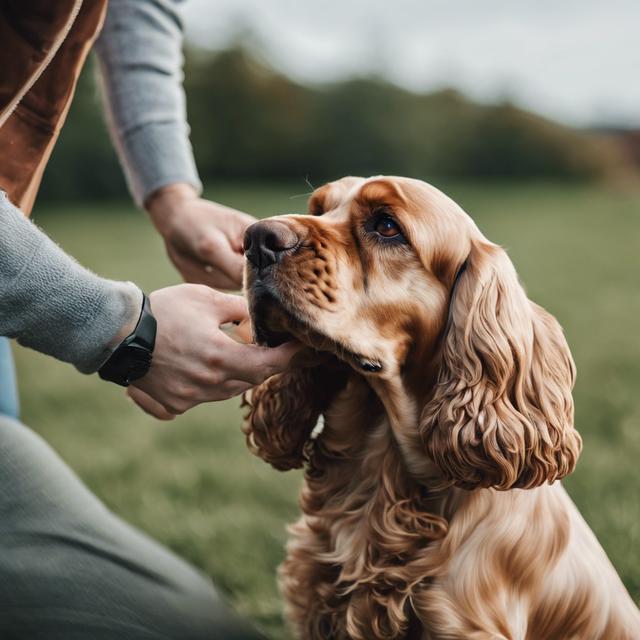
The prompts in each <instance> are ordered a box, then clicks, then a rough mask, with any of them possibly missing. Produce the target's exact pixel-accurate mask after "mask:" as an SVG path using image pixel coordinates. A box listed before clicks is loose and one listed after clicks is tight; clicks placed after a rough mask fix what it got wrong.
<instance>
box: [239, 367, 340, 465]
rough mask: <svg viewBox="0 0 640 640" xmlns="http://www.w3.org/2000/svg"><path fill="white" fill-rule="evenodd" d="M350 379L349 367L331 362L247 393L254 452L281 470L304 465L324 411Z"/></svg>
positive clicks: (295, 371) (246, 423) (246, 422)
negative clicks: (307, 446)
mask: <svg viewBox="0 0 640 640" xmlns="http://www.w3.org/2000/svg"><path fill="white" fill-rule="evenodd" d="M345 383H346V374H345V372H344V370H343V369H341V368H336V367H333V366H331V365H330V364H329V365H327V364H326V363H325V364H322V365H317V366H314V367H309V368H304V369H302V368H296V369H291V370H289V371H285V372H283V373H279V374H276V375H274V376H271V378H269V379H267V380H266V381H265V382H263V383H262V384H261V385H259V386H258V387H256V388H255V389H253V390H252V391H251V392H249V393H247V394H245V395H244V397H243V406H245V407H247V408H248V411H247V412H246V414H245V417H244V424H243V426H242V430H243V432H244V434H245V435H246V437H247V446H248V447H249V449H250V451H251V452H252V453H254V454H255V455H257V456H259V457H260V458H262V459H263V460H265V461H266V462H268V463H269V464H271V465H272V466H273V467H275V468H276V469H279V470H281V471H287V470H288V469H296V468H299V467H302V466H303V464H304V463H305V462H306V460H307V451H306V444H307V442H308V441H309V436H310V435H311V432H312V431H313V428H314V427H315V426H316V424H317V422H318V419H319V417H320V414H322V413H323V412H324V411H325V410H326V409H327V408H328V407H329V405H330V404H331V401H332V400H333V398H334V396H335V395H336V393H337V392H338V391H339V390H340V389H341V388H342V387H343V386H344V384H345Z"/></svg>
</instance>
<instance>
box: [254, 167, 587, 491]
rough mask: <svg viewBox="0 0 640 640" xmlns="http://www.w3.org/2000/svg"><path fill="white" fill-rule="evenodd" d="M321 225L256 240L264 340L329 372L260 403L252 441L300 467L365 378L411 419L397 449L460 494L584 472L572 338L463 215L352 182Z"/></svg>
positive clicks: (265, 225) (414, 192)
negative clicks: (326, 414) (317, 429)
mask: <svg viewBox="0 0 640 640" xmlns="http://www.w3.org/2000/svg"><path fill="white" fill-rule="evenodd" d="M309 214H310V215H306V216H303V215H290V216H278V217H275V218H271V219H268V220H264V221H262V222H258V223H256V224H254V225H252V226H251V227H250V228H249V229H248V231H247V234H246V238H245V255H246V257H247V266H246V290H247V294H248V297H249V302H250V308H251V312H252V319H253V323H254V332H255V337H256V339H257V341H258V342H260V343H263V344H269V345H275V344H278V343H280V342H283V341H285V340H287V339H289V338H290V337H291V336H293V337H295V338H297V339H298V340H300V341H302V342H303V343H305V344H306V345H307V346H309V347H310V348H311V349H312V350H313V351H314V352H315V353H320V354H325V358H326V359H325V360H324V361H322V362H320V363H319V364H316V365H315V366H312V367H309V368H306V369H292V370H291V371H290V372H287V373H285V374H281V375H280V376H274V377H273V378H271V379H270V380H268V381H267V382H265V383H264V384H263V385H262V386H261V387H258V388H257V389H256V390H255V391H254V393H253V397H252V400H251V405H252V410H251V414H250V416H249V419H248V423H247V427H246V428H247V431H248V434H249V440H250V444H251V446H252V447H253V448H254V449H255V450H257V452H258V453H259V454H260V455H262V456H263V457H264V458H265V459H267V460H269V461H270V462H271V463H272V464H274V466H276V467H278V468H290V467H294V466H300V465H301V464H302V463H303V461H304V457H305V442H306V441H307V440H308V438H309V434H310V432H311V430H312V429H313V426H314V425H315V422H316V421H317V418H318V415H319V413H321V412H322V411H324V410H325V409H326V408H327V406H328V405H329V404H330V402H331V399H332V398H333V396H334V394H335V393H336V392H337V391H338V390H339V389H340V388H341V387H342V386H343V385H344V383H345V380H346V379H347V378H348V377H349V376H353V375H360V376H363V377H364V378H365V379H366V380H367V382H368V383H369V384H370V385H371V387H372V388H373V389H375V391H376V393H378V395H379V396H381V400H382V403H383V405H384V406H385V408H387V409H388V410H391V411H392V410H393V409H392V407H391V406H390V405H392V404H393V402H400V403H402V402H405V403H409V404H411V405H412V406H413V407H414V417H413V420H411V419H409V420H408V421H407V420H406V419H405V420H404V421H403V420H401V419H397V420H396V423H398V424H397V425H396V426H397V428H399V429H400V430H402V431H405V433H398V434H396V435H397V436H398V437H400V438H403V439H404V440H405V441H406V442H409V441H415V442H418V443H419V444H420V451H421V452H422V453H423V455H424V454H426V456H425V459H428V460H429V461H430V462H431V463H435V465H436V466H437V468H438V469H439V472H440V473H441V474H442V476H444V478H445V479H447V480H449V481H451V482H453V483H455V484H457V485H458V486H461V487H464V488H474V487H479V486H482V487H489V486H492V487H496V488H499V489H508V488H511V487H521V488H529V487H534V486H538V485H540V484H542V483H544V482H552V481H554V480H556V479H558V478H561V477H563V476H565V475H566V474H567V473H569V472H570V471H571V470H572V469H573V467H574V465H575V462H576V460H577V457H578V454H579V451H580V438H579V435H578V434H577V432H576V431H575V430H574V429H573V402H572V397H571V389H572V386H573V381H574V365H573V361H572V359H571V354H570V352H569V349H568V347H567V344H566V342H565V339H564V336H563V334H562V330H561V329H560V326H559V325H558V323H557V322H556V320H555V319H554V318H553V317H552V316H551V315H549V314H548V313H547V312H546V311H544V310H543V309H542V308H540V307H539V306H537V305H535V304H534V303H532V302H531V301H530V300H529V299H528V298H527V296H526V294H525V292H524V290H523V289H522V287H521V285H520V284H519V282H518V278H517V275H516V273H515V270H514V268H513V265H512V264H511V261H510V260H509V258H508V257H507V255H506V253H505V251H504V250H503V249H501V248H500V247H498V246H496V245H494V244H492V243H490V242H489V241H488V240H486V239H485V238H484V237H483V236H482V234H481V233H480V232H479V230H478V229H477V227H476V226H475V224H474V223H473V221H472V220H471V219H470V218H469V216H468V215H467V214H465V213H464V211H462V209H461V208H460V207H458V206H457V205H456V204H455V203H454V202H453V201H452V200H451V199H449V198H448V197H447V196H445V195H444V194H443V193H441V192H440V191H438V190H437V189H435V188H434V187H431V186H429V185H427V184H425V183H424V182H420V181H417V180H410V179H406V178H395V177H376V178H370V179H362V178H345V179H343V180H340V181H337V182H333V183H330V184H327V185H325V186H324V187H322V188H320V189H318V190H317V191H315V192H314V194H313V195H312V197H311V199H310V203H309ZM387 395H388V396H389V397H392V396H393V397H394V398H395V399H392V400H389V398H387V397H385V396H387ZM396 408H397V407H396ZM415 409H419V411H418V412H417V413H416V411H415ZM399 413H402V411H400V412H399ZM407 413H409V414H410V413H411V411H410V410H409V411H404V414H403V415H404V416H405V417H406V415H407ZM396 417H397V416H396ZM407 431H411V433H407ZM412 466H413V467H415V466H416V465H415V460H414V461H413V463H412Z"/></svg>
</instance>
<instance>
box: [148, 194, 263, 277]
mask: <svg viewBox="0 0 640 640" xmlns="http://www.w3.org/2000/svg"><path fill="white" fill-rule="evenodd" d="M145 208H146V209H147V211H148V213H149V216H150V218H151V220H152V222H153V224H154V226H155V227H156V229H157V230H158V231H159V232H160V234H161V235H162V237H163V238H164V241H165V245H166V248H167V254H168V255H169V258H170V259H171V261H172V262H173V264H174V265H175V267H176V268H177V269H178V271H179V272H180V273H181V274H182V277H183V278H184V279H185V280H186V281H187V282H192V283H195V284H206V285H208V286H209V287H214V288H217V289H239V288H240V287H241V286H242V268H243V250H242V240H243V236H244V232H245V229H246V228H247V227H248V226H249V225H250V224H252V223H253V222H255V218H252V217H251V216H249V215H247V214H246V213H242V212H240V211H236V210H235V209H230V208H229V207H225V206H224V205H221V204H216V203H215V202H210V201H208V200H203V199H202V198H199V197H198V195H197V193H196V191H195V189H194V188H193V187H192V186H190V185H188V184H186V183H177V184H173V185H169V186H167V187H163V188H162V189H159V190H158V191H157V192H156V193H155V194H153V195H152V196H151V198H150V199H149V200H148V201H147V202H146V203H145Z"/></svg>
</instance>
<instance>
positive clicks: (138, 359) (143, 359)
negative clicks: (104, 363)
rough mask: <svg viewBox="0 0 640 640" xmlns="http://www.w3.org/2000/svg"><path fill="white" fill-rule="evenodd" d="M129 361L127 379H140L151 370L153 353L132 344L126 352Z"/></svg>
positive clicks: (132, 380)
mask: <svg viewBox="0 0 640 640" xmlns="http://www.w3.org/2000/svg"><path fill="white" fill-rule="evenodd" d="M125 360H126V362H127V381H128V382H134V381H135V380H139V379H140V378H142V376H143V375H144V374H145V373H147V371H149V367H150V366H151V354H150V353H149V352H148V351H147V350H146V349H141V348H140V347H136V346H133V345H130V346H129V347H128V348H127V350H126V352H125Z"/></svg>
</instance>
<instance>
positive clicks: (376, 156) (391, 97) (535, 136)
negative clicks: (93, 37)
mask: <svg viewBox="0 0 640 640" xmlns="http://www.w3.org/2000/svg"><path fill="white" fill-rule="evenodd" d="M185 78H186V79H185V89H186V92H187V103H188V109H189V121H190V124H191V128H192V136H191V137H192V141H193V145H194V148H195V153H196V158H197V161H198V167H199V169H200V173H201V176H202V178H203V181H205V182H207V181H209V180H212V179H247V178H249V179H255V178H260V179H270V180H273V179H276V180H291V179H300V178H305V177H308V178H309V179H310V180H311V181H313V182H314V184H317V183H321V182H323V181H325V180H327V179H333V178H336V177H340V176H343V175H347V174H355V175H372V174H379V173H389V174H403V175H410V176H414V177H419V178H428V179H440V178H448V177H451V178H499V179H505V178H507V179H510V178H518V179H522V178H536V179H539V178H544V179H548V178H561V179H572V180H592V179H597V178H602V177H607V176H610V175H612V174H616V173H618V172H619V171H620V169H621V168H622V167H624V166H625V151H624V149H623V146H622V144H621V143H620V142H619V141H616V140H615V139H614V138H613V137H611V136H605V135H596V134H594V133H589V132H585V131H579V130H575V129H571V128H568V127H564V126H561V125H559V124H556V123H554V122H551V121H549V120H546V119H544V118H542V117H540V116H537V115H534V114H532V113H529V112H527V111H524V110H522V109H519V108H517V107H515V106H513V105H512V104H509V103H503V104H498V105H480V104H477V103H474V102H471V101H470V100H468V99H466V98H465V97H464V96H462V95H461V94H459V93H458V92H456V91H453V90H443V91H439V92H436V93H431V94H415V93H410V92H408V91H405V90H403V89H400V88H399V87H397V86H394V85H392V84H389V83H388V82H384V81H382V80H380V79H376V78H359V79H353V80H350V81H347V82H342V83H339V84H333V85H323V86H303V85H300V84H297V83H295V82H293V81H292V80H290V79H289V78H287V77H286V76H283V75H282V74H279V73H277V72H276V71H274V70H273V69H271V68H269V67H268V66H267V65H266V64H264V63H261V62H259V61H258V60H257V59H256V58H255V57H254V56H251V55H250V54H248V53H247V52H246V50H245V49H243V48H242V47H235V48H232V49H229V50H226V51H222V52H218V53H217V54H212V53H205V52H202V51H191V52H189V53H188V55H187V62H186V69H185ZM103 121H104V117H103V115H102V110H101V109H100V108H99V106H98V99H97V91H96V89H95V83H94V74H93V70H92V69H88V70H87V71H85V73H84V75H83V77H82V79H81V82H80V85H79V88H78V92H77V96H76V100H75V102H74V105H73V108H72V111H71V114H70V117H69V121H68V123H67V126H66V128H65V131H64V133H63V135H62V138H61V141H60V143H59V145H58V149H57V150H56V151H55V153H54V156H53V159H52V162H51V165H50V167H49V169H48V170H47V174H46V178H45V184H44V187H43V197H44V198H50V199H51V198H59V199H62V198H64V199H69V198H83V197H85V196H88V195H92V196H96V195H99V196H117V195H122V194H123V193H124V182H123V179H122V175H121V172H120V170H119V168H118V166H117V161H116V159H115V156H114V153H113V150H112V149H111V145H110V142H109V140H108V136H107V135H106V131H105V126H104V122H103Z"/></svg>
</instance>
